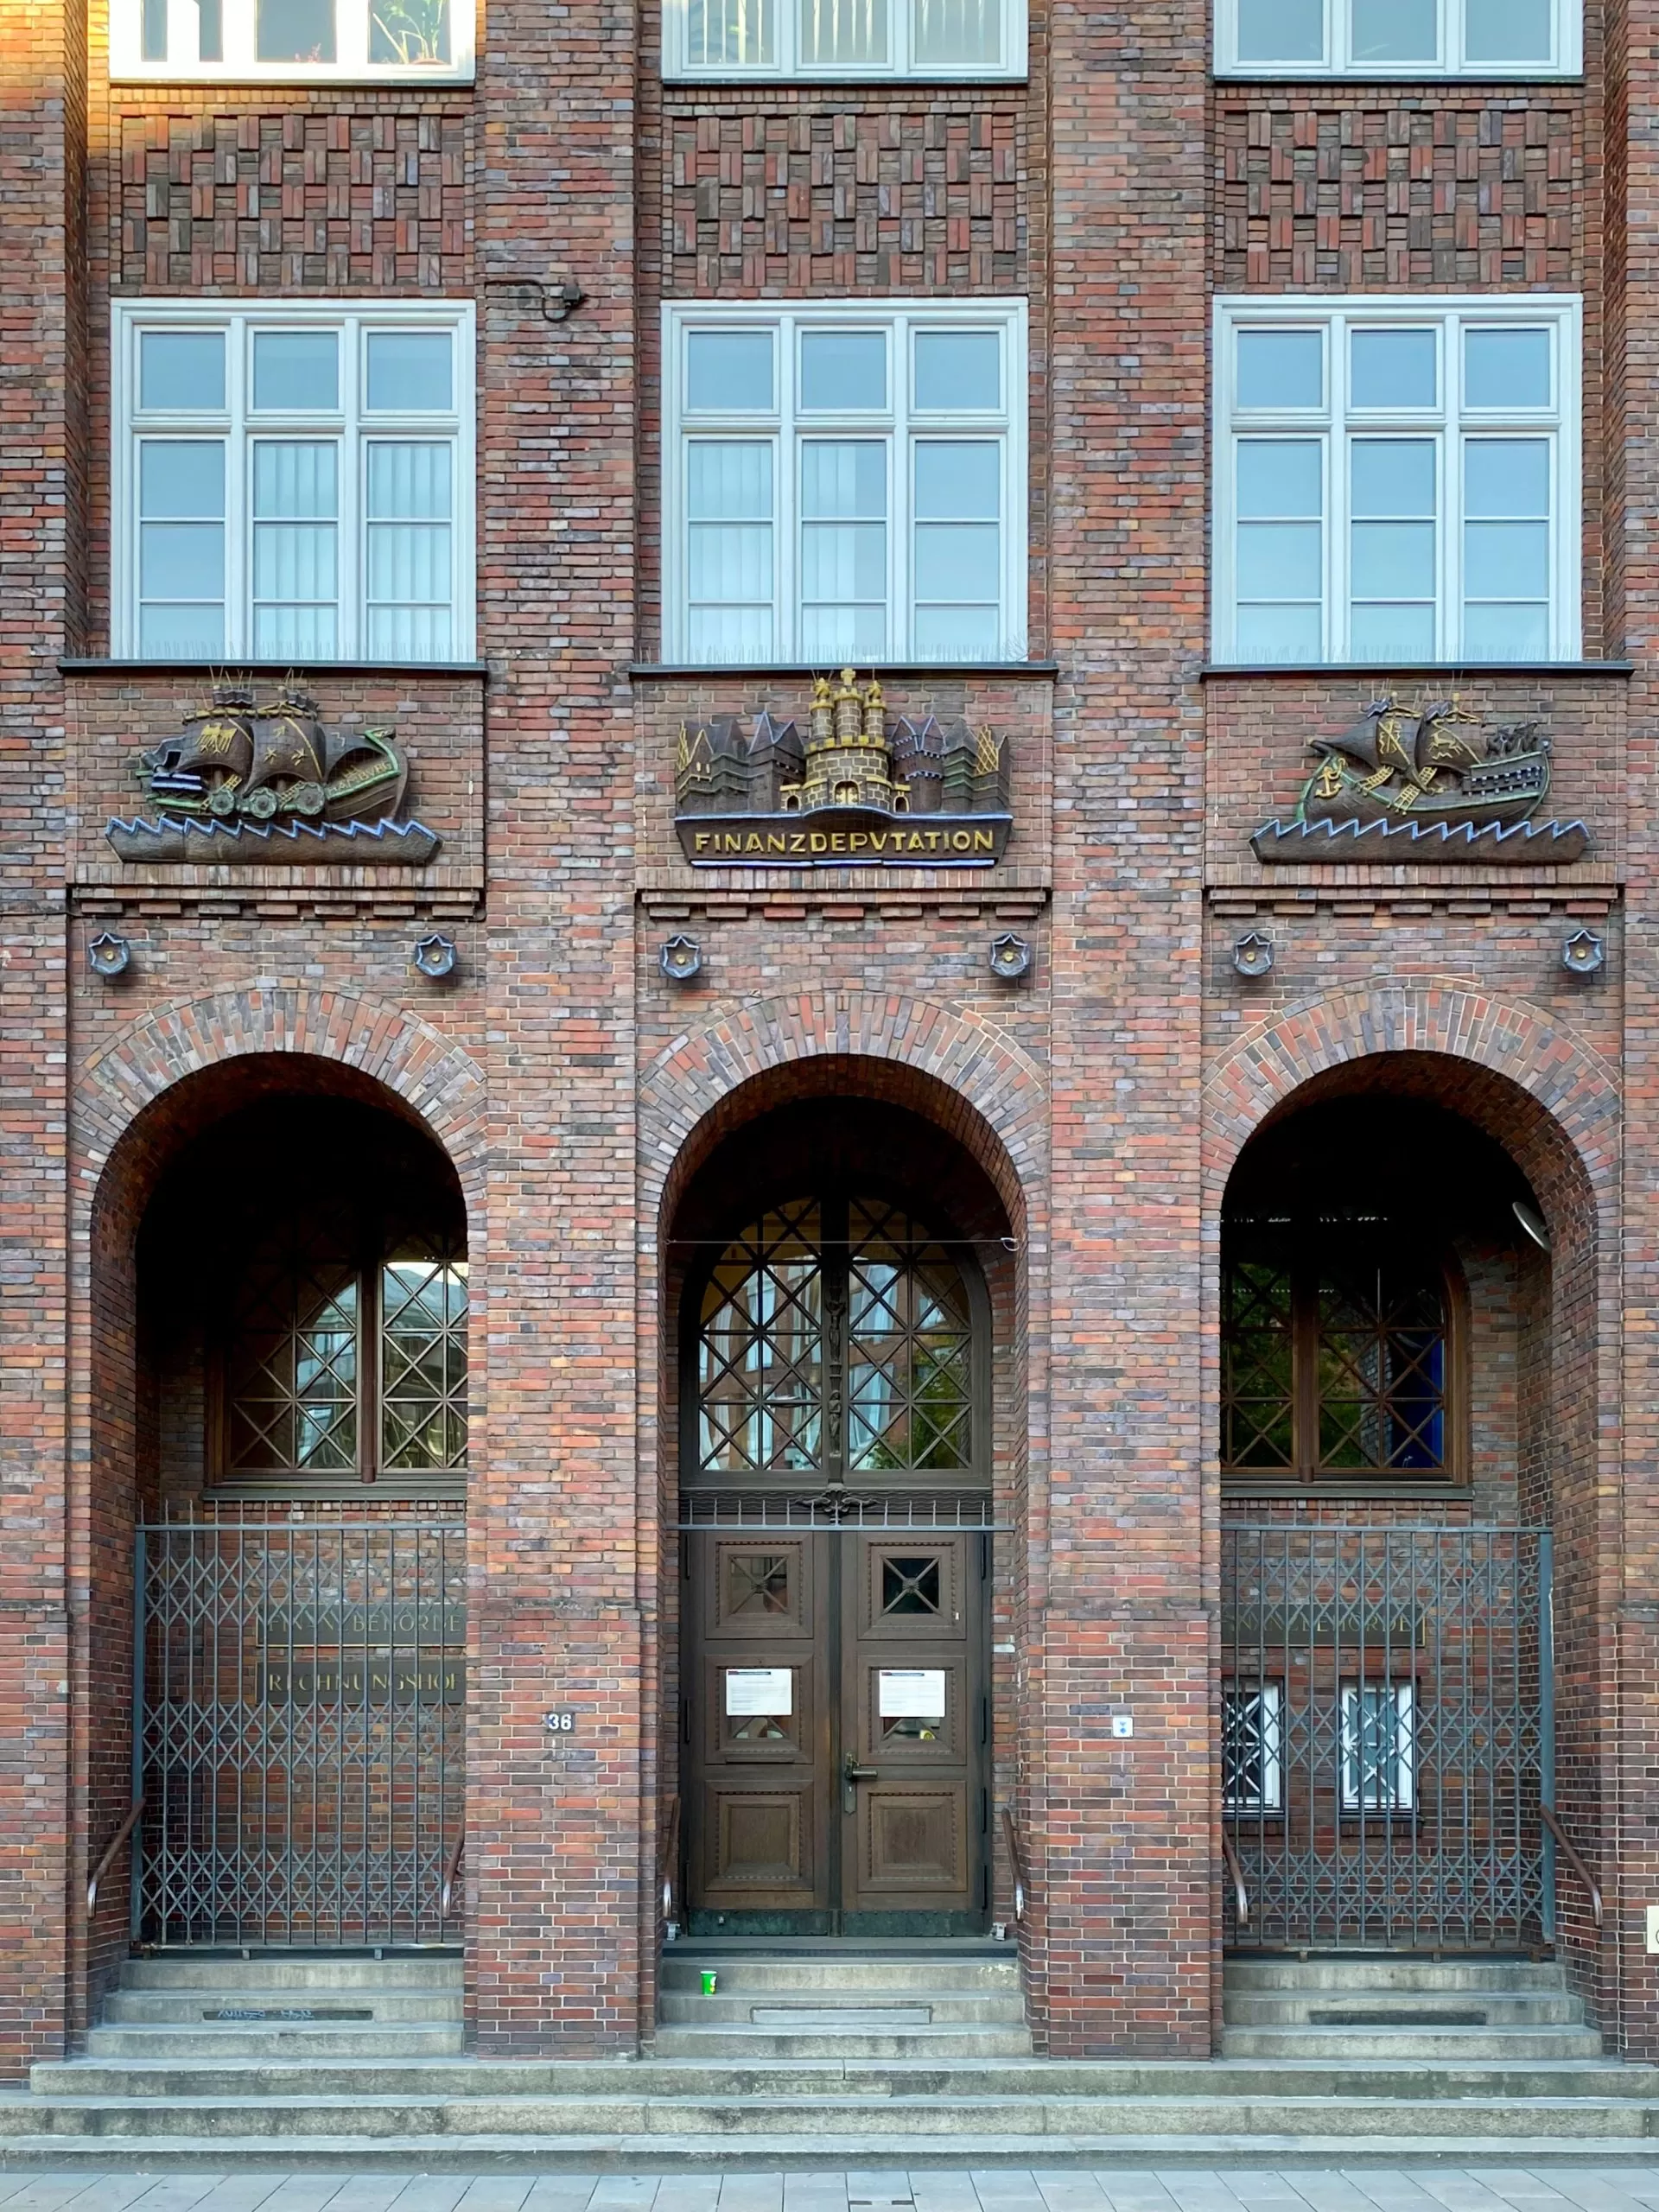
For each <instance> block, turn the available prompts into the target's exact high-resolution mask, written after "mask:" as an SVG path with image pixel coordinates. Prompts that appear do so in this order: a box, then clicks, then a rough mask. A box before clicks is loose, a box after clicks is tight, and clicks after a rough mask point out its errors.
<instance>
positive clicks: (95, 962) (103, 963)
mask: <svg viewBox="0 0 1659 2212" xmlns="http://www.w3.org/2000/svg"><path fill="white" fill-rule="evenodd" d="M86 964H87V966H88V967H89V968H90V969H92V973H93V975H94V976H102V977H103V978H104V980H105V982H106V983H108V982H113V981H114V980H115V978H116V977H117V976H124V975H125V974H126V972H127V969H129V968H130V966H131V965H132V947H131V946H130V944H128V943H127V940H126V939H125V938H124V937H118V936H117V935H116V934H115V931H113V930H100V931H99V934H98V935H97V936H96V937H95V938H93V939H92V943H91V944H89V945H88V946H87V948H86Z"/></svg>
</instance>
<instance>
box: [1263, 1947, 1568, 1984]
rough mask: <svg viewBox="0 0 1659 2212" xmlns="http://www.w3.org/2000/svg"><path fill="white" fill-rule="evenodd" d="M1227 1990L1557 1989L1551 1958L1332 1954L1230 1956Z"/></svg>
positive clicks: (1558, 1974) (1558, 1980)
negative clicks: (1447, 1957) (1446, 1957)
mask: <svg viewBox="0 0 1659 2212" xmlns="http://www.w3.org/2000/svg"><path fill="white" fill-rule="evenodd" d="M1223 1980H1224V1985H1225V1986H1226V1987H1227V1988H1228V1989H1230V1990H1233V1989H1237V1990H1246V1989H1294V1990H1307V1991H1313V1990H1332V1989H1340V1990H1344V1991H1347V1990H1359V1989H1378V1990H1383V1989H1388V1990H1403V1989H1409V1990H1414V1991H1422V1992H1427V1991H1430V1990H1465V1991H1466V1990H1480V1991H1482V1992H1483V1993H1484V1992H1486V1991H1494V1992H1497V1991H1504V1990H1527V1989H1533V1990H1540V1991H1551V1990H1557V1989H1560V1986H1561V1969H1560V1966H1559V1965H1557V1964H1556V1963H1555V1961H1553V1960H1550V1959H1489V1958H1477V1959H1468V1958H1465V1959H1438V1960H1436V1959H1433V1958H1427V1957H1425V1958H1417V1957H1402V1956H1401V1955H1398V1954H1397V1953H1396V1954H1395V1955H1392V1956H1384V1955H1382V1954H1376V1955H1370V1956H1367V1955H1363V1954H1356V1953H1351V1952H1347V1953H1332V1954H1328V1955H1323V1956H1321V1955H1317V1954H1316V1955H1314V1956H1313V1957H1311V1958H1306V1959H1300V1958H1296V1957H1293V1956H1290V1955H1283V1954H1277V1953H1275V1954H1274V1955H1263V1956H1260V1957H1249V1956H1245V1957H1232V1958H1230V1959H1228V1960H1227V1961H1226V1963H1225V1966H1224V1970H1223Z"/></svg>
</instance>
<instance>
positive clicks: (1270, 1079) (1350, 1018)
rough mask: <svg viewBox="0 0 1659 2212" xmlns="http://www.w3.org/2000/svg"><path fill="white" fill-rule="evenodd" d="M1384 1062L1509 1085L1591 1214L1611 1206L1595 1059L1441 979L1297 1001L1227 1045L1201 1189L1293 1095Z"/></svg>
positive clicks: (1611, 1169) (1600, 1069)
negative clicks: (1460, 1066) (1580, 1188)
mask: <svg viewBox="0 0 1659 2212" xmlns="http://www.w3.org/2000/svg"><path fill="white" fill-rule="evenodd" d="M1385 1053H1398V1054H1412V1055H1418V1056H1427V1055H1434V1054H1438V1055H1443V1056H1444V1057H1445V1058H1448V1059H1451V1060H1453V1061H1460V1062H1464V1063H1465V1064H1470V1065H1473V1066H1475V1067H1478V1068H1479V1069H1482V1070H1484V1071H1485V1072H1486V1073H1487V1074H1489V1075H1491V1076H1496V1077H1502V1078H1503V1079H1504V1080H1506V1081H1507V1082H1508V1083H1510V1084H1513V1085H1514V1086H1515V1087H1516V1089H1517V1090H1521V1091H1522V1092H1524V1093H1525V1094H1526V1096H1527V1097H1528V1098H1529V1100H1530V1102H1531V1103H1532V1105H1533V1106H1534V1107H1535V1109H1538V1111H1539V1113H1540V1115H1541V1117H1542V1118H1543V1121H1544V1122H1546V1123H1547V1124H1548V1126H1549V1127H1550V1128H1552V1129H1553V1130H1554V1133H1555V1134H1556V1135H1557V1137H1558V1139H1559V1140H1560V1141H1564V1143H1565V1144H1566V1146H1567V1147H1569V1148H1570V1150H1571V1153H1572V1154H1573V1158H1574V1160H1576V1162H1577V1165H1578V1167H1579V1169H1580V1172H1581V1173H1582V1174H1583V1175H1584V1176H1585V1178H1586V1179H1587V1181H1588V1183H1589V1185H1590V1186H1591V1188H1592V1190H1593V1192H1595V1197H1596V1203H1597V1205H1598V1208H1599V1209H1601V1208H1606V1207H1608V1206H1610V1205H1612V1204H1613V1203H1614V1202H1615V1200H1614V1197H1613V1192H1614V1186H1615V1185H1616V1184H1617V1180H1618V1162H1619V1135H1618V1132H1619V1095H1618V1086H1617V1084H1615V1083H1614V1081H1613V1078H1612V1076H1611V1073H1610V1072H1609V1071H1608V1068H1607V1066H1606V1064H1605V1061H1604V1060H1603V1059H1602V1058H1601V1056H1600V1055H1599V1053H1597V1052H1595V1051H1593V1050H1592V1048H1591V1047H1590V1046H1587V1045H1586V1044H1585V1043H1584V1042H1583V1041H1582V1040H1581V1039H1579V1038H1577V1037H1575V1036H1574V1035H1573V1033H1572V1032H1571V1031H1570V1030H1568V1029H1567V1028H1566V1027H1563V1025H1562V1024H1561V1023H1560V1021H1558V1020H1555V1019H1554V1017H1552V1015H1551V1014H1549V1013H1548V1012H1547V1011H1546V1010H1545V1009H1544V1008H1542V1007H1537V1006H1533V1005H1530V1004H1529V1003H1528V1002H1527V1001H1523V1000H1515V999H1500V998H1495V997H1492V996H1491V995H1489V994H1487V993H1485V992H1483V991H1481V990H1479V989H1478V988H1476V987H1474V986H1473V985H1471V983H1469V982H1467V980H1466V979H1465V980H1459V979H1453V978H1450V977H1446V978H1436V977H1429V978H1426V979H1424V980H1423V981H1422V982H1416V983H1411V984H1400V985H1396V986H1389V987H1385V988H1373V989H1361V990H1349V991H1336V992H1332V993H1331V994H1330V995H1328V996H1324V997H1319V998H1314V999H1307V1000H1305V1001H1302V1002H1301V1003H1300V1005H1297V1006H1294V1007H1289V1008H1287V1010H1286V1011H1285V1012H1284V1013H1283V1014H1280V1015H1279V1016H1277V1017H1276V1018H1275V1019H1274V1020H1271V1021H1267V1022H1263V1023H1262V1024H1261V1025H1260V1026H1259V1027H1256V1028H1255V1029H1254V1030H1252V1031H1251V1032H1249V1034H1248V1035H1246V1036H1243V1037H1241V1038H1239V1039H1237V1040H1236V1042H1235V1043H1234V1044H1233V1045H1231V1046H1230V1047H1229V1048H1228V1050H1227V1051H1226V1052H1224V1054H1223V1055H1222V1057H1221V1058H1220V1059H1219V1060H1217V1063H1216V1065H1215V1066H1214V1067H1213V1068H1212V1069H1211V1071H1210V1074H1209V1076H1208V1077H1207V1078H1206V1080H1205V1087H1204V1130H1203V1147H1204V1170H1205V1185H1206V1188H1207V1189H1208V1190H1209V1191H1211V1192H1213V1193H1217V1194H1218V1193H1219V1192H1220V1189H1221V1187H1222V1186H1223V1185H1224V1183H1225V1181H1226V1179H1227V1176H1228V1174H1229V1173H1230V1170H1231V1167H1232V1165H1233V1162H1234V1161H1235V1160H1236V1158H1237V1156H1238V1154H1239V1153H1240V1152H1241V1151H1242V1150H1243V1147H1244V1145H1245V1143H1246V1141H1248V1140H1249V1137H1250V1136H1251V1135H1254V1133H1255V1130H1256V1129H1257V1128H1260V1126H1261V1125H1262V1122H1263V1121H1264V1120H1265V1119H1266V1118H1267V1116H1268V1115H1269V1114H1270V1113H1271V1112H1273V1110H1274V1108H1276V1107H1278V1106H1280V1105H1281V1104H1282V1103H1284V1102H1285V1101H1286V1100H1287V1099H1288V1098H1289V1097H1290V1096H1292V1095H1293V1094H1294V1092H1296V1091H1298V1090H1301V1089H1303V1088H1304V1086H1306V1084H1309V1083H1312V1082H1313V1081H1314V1080H1315V1079H1316V1078H1317V1077H1319V1076H1322V1075H1325V1074H1326V1073H1328V1072H1329V1071H1332V1070H1333V1069H1337V1068H1340V1067H1344V1066H1347V1065H1352V1064H1353V1063H1355V1062H1357V1061H1361V1060H1364V1059H1373V1058H1377V1057H1379V1056H1381V1055H1383V1054H1385Z"/></svg>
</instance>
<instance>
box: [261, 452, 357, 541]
mask: <svg viewBox="0 0 1659 2212" xmlns="http://www.w3.org/2000/svg"><path fill="white" fill-rule="evenodd" d="M338 463H339V453H338V449H337V448H336V447H335V446H334V443H333V442H332V440H330V441H327V442H324V441H321V440H315V441H314V440H311V439H307V440H306V441H305V442H303V443H301V442H298V441H297V440H294V441H290V440H287V439H283V440H278V439H276V438H261V439H260V440H259V442H257V445H256V446H255V447H254V448H253V512H254V515H255V518H256V519H259V518H266V519H269V518H276V519H279V520H283V521H293V520H297V519H301V518H306V519H315V518H326V519H327V520H328V521H331V522H332V521H333V520H334V517H335V515H336V514H337V513H338V512H339V494H338V492H337V490H336V482H337V477H338Z"/></svg>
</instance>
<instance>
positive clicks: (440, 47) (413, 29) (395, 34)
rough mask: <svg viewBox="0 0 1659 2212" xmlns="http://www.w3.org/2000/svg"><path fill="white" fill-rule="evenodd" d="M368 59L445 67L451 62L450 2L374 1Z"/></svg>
mask: <svg viewBox="0 0 1659 2212" xmlns="http://www.w3.org/2000/svg"><path fill="white" fill-rule="evenodd" d="M369 60H371V61H372V62H375V63H377V64H378V65H379V66H380V67H385V66H386V65H388V64H391V63H401V64H402V65H403V66H404V67H406V68H411V69H413V68H420V67H426V68H432V67H435V66H437V67H442V65H443V64H445V63H447V62H448V60H449V0H372V5H371V7H370V9H369Z"/></svg>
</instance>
